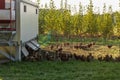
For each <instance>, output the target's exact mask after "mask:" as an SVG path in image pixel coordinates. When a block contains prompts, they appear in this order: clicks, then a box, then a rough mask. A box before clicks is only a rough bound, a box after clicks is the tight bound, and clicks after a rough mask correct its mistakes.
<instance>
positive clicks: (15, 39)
mask: <svg viewBox="0 0 120 80" xmlns="http://www.w3.org/2000/svg"><path fill="white" fill-rule="evenodd" d="M38 12H39V11H38V5H37V4H36V3H33V2H31V1H29V0H0V59H2V58H7V59H10V60H12V61H21V57H22V55H24V56H28V55H29V54H30V53H29V52H28V50H27V49H26V47H25V46H26V45H27V46H28V47H30V48H31V49H33V50H38V49H39V44H38V42H37V37H38ZM22 53H23V54H22Z"/></svg>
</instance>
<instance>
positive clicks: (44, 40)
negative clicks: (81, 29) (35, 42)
mask: <svg viewBox="0 0 120 80" xmlns="http://www.w3.org/2000/svg"><path fill="white" fill-rule="evenodd" d="M56 42H59V43H61V42H70V43H72V42H82V43H90V42H96V44H99V45H108V44H112V45H116V46H120V39H117V38H116V39H105V38H79V37H76V38H73V39H68V38H66V37H64V38H61V37H59V39H58V41H56V39H55V38H52V37H51V36H48V35H40V36H39V43H40V44H41V45H43V46H48V45H49V44H52V43H56Z"/></svg>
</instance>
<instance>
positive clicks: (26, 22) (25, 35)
mask: <svg viewBox="0 0 120 80" xmlns="http://www.w3.org/2000/svg"><path fill="white" fill-rule="evenodd" d="M24 5H25V6H26V9H27V11H26V12H24ZM20 6H21V7H20V29H21V30H20V34H21V41H22V42H26V41H29V40H31V39H33V38H35V37H36V36H37V35H38V14H36V9H37V7H35V6H32V5H30V4H27V3H23V2H21V4H20Z"/></svg>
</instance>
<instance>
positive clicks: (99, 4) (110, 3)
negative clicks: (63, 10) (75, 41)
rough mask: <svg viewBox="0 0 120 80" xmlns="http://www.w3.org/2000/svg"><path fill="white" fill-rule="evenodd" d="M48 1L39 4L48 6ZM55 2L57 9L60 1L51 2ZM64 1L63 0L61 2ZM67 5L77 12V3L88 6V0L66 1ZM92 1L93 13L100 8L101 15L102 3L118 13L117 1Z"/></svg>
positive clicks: (43, 0) (44, 0)
mask: <svg viewBox="0 0 120 80" xmlns="http://www.w3.org/2000/svg"><path fill="white" fill-rule="evenodd" d="M32 1H34V2H35V1H36V0H32ZM49 1H50V0H40V4H41V5H43V6H44V5H45V4H46V3H47V4H48V5H49ZM53 1H54V2H55V6H56V7H57V8H60V2H61V0H53ZM63 1H65V0H63ZM67 1H68V4H69V5H71V7H72V11H73V12H75V11H74V9H73V7H74V5H76V8H77V11H78V9H79V3H80V2H81V4H82V5H83V6H87V5H88V4H89V0H67ZM92 1H93V5H94V11H95V12H97V11H98V7H99V8H100V12H101V13H102V10H103V9H102V8H103V5H104V3H105V4H106V7H107V8H108V7H109V6H112V9H113V11H118V10H119V0H92Z"/></svg>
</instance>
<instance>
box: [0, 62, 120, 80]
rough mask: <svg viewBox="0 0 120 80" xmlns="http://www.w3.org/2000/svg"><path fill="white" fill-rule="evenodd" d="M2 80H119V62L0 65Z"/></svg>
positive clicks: (17, 63) (18, 63)
mask: <svg viewBox="0 0 120 80" xmlns="http://www.w3.org/2000/svg"><path fill="white" fill-rule="evenodd" d="M0 78H2V79H3V80H119V79H120V63H119V62H98V61H93V62H90V63H88V62H80V61H68V62H60V61H53V62H52V61H43V62H15V63H8V64H4V65H0Z"/></svg>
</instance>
